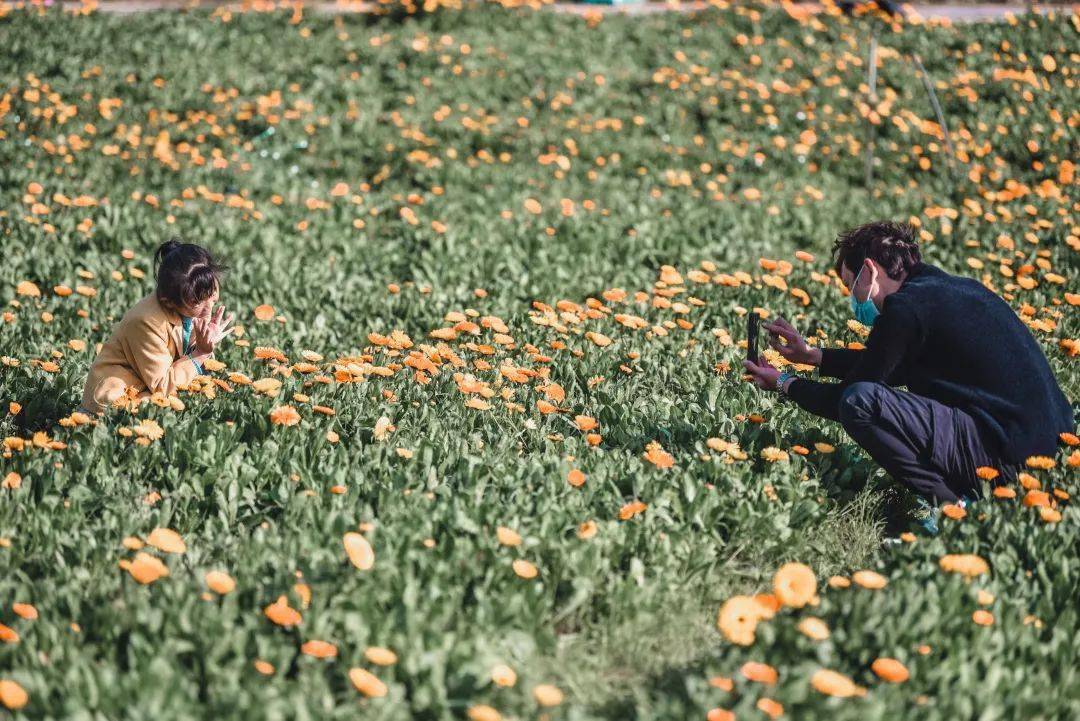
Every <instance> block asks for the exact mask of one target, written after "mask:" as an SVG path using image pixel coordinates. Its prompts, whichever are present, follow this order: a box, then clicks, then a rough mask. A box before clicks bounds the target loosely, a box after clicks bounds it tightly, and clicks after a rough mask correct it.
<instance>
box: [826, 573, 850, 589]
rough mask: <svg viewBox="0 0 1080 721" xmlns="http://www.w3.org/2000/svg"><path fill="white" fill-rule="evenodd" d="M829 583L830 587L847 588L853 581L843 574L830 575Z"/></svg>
mask: <svg viewBox="0 0 1080 721" xmlns="http://www.w3.org/2000/svg"><path fill="white" fill-rule="evenodd" d="M828 584H829V588H847V587H848V586H850V585H851V581H849V580H848V579H847V578H845V577H843V576H829V580H828Z"/></svg>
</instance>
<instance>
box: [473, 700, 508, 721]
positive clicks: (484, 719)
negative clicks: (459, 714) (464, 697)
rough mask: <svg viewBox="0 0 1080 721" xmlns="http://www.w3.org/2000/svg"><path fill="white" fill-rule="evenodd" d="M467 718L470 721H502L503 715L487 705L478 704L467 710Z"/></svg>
mask: <svg viewBox="0 0 1080 721" xmlns="http://www.w3.org/2000/svg"><path fill="white" fill-rule="evenodd" d="M465 718H467V719H469V721H502V714H500V713H499V712H498V711H496V710H495V709H494V708H492V707H491V706H488V705H487V704H478V705H476V706H470V707H469V708H468V709H466V710H465Z"/></svg>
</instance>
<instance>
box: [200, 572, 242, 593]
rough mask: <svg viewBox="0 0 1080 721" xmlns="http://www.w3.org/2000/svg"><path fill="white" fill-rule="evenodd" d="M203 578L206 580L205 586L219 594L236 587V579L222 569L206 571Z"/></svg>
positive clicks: (229, 591) (228, 591) (231, 590)
mask: <svg viewBox="0 0 1080 721" xmlns="http://www.w3.org/2000/svg"><path fill="white" fill-rule="evenodd" d="M203 580H204V581H206V586H207V588H209V589H210V590H211V591H213V592H214V593H216V594H218V595H219V596H224V595H225V594H227V593H232V592H233V590H234V589H235V588H236V581H234V580H233V578H232V576H230V575H229V574H227V573H225V572H224V571H208V572H207V573H206V575H205V576H203Z"/></svg>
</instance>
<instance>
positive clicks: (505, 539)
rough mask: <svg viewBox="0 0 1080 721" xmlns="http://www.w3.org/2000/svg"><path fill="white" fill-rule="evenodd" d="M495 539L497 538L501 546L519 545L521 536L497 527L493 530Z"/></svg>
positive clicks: (511, 530)
mask: <svg viewBox="0 0 1080 721" xmlns="http://www.w3.org/2000/svg"><path fill="white" fill-rule="evenodd" d="M495 538H497V539H498V541H499V543H500V544H501V545H503V546H520V545H521V534H519V533H518V532H517V531H515V530H513V529H510V528H507V527H506V526H499V527H498V528H496V529H495Z"/></svg>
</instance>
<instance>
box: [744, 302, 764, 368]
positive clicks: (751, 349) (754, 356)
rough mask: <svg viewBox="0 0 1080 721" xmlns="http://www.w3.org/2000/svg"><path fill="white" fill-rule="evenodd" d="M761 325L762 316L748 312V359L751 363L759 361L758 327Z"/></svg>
mask: <svg viewBox="0 0 1080 721" xmlns="http://www.w3.org/2000/svg"><path fill="white" fill-rule="evenodd" d="M760 325H761V316H759V315H758V314H757V313H754V312H750V313H747V314H746V360H748V361H750V362H751V363H757V361H758V327H759V326H760Z"/></svg>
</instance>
